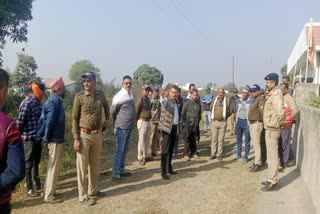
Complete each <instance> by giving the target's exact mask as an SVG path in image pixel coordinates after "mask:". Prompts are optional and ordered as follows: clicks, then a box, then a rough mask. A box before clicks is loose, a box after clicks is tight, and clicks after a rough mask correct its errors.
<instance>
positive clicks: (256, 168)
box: [249, 164, 260, 172]
mask: <svg viewBox="0 0 320 214" xmlns="http://www.w3.org/2000/svg"><path fill="white" fill-rule="evenodd" d="M259 168H260V166H259V165H258V164H254V165H252V167H250V170H249V171H250V172H257V171H258V170H259Z"/></svg>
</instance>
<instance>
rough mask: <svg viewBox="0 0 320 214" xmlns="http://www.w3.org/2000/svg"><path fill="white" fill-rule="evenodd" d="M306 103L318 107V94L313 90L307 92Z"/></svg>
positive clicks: (319, 104)
mask: <svg viewBox="0 0 320 214" xmlns="http://www.w3.org/2000/svg"><path fill="white" fill-rule="evenodd" d="M307 103H308V105H309V106H311V107H314V108H320V96H317V95H316V94H315V93H314V92H312V93H309V97H308V100H307Z"/></svg>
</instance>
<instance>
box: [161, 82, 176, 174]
mask: <svg viewBox="0 0 320 214" xmlns="http://www.w3.org/2000/svg"><path fill="white" fill-rule="evenodd" d="M177 90H178V87H177V86H176V85H169V86H168V97H167V99H165V100H164V101H163V102H162V103H161V116H160V123H159V129H160V131H161V133H162V137H163V146H162V151H161V177H162V178H163V179H164V180H168V179H170V177H169V176H168V174H167V173H169V174H177V172H176V171H174V170H173V168H172V163H171V161H172V154H173V146H174V142H175V140H176V137H177V134H178V124H179V110H178V105H177V104H176V95H177Z"/></svg>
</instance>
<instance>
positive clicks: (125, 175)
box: [120, 172, 132, 177]
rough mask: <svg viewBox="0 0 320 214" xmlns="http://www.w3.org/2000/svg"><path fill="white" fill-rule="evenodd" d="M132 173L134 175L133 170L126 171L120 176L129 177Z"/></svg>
mask: <svg viewBox="0 0 320 214" xmlns="http://www.w3.org/2000/svg"><path fill="white" fill-rule="evenodd" d="M131 175H132V174H131V172H125V173H122V174H120V177H129V176H131Z"/></svg>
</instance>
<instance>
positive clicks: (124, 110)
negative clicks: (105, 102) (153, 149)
mask: <svg viewBox="0 0 320 214" xmlns="http://www.w3.org/2000/svg"><path fill="white" fill-rule="evenodd" d="M131 86H132V78H131V77H130V76H128V75H126V76H124V77H123V78H122V88H121V90H120V91H119V92H118V93H117V94H116V95H115V96H114V97H113V100H112V106H111V110H110V114H111V116H112V122H113V125H114V128H115V130H114V134H115V136H116V148H115V152H114V159H113V167H112V179H113V180H114V181H119V180H121V179H122V177H126V176H130V175H131V173H130V172H125V163H126V157H127V153H128V150H129V145H130V141H131V133H132V129H133V126H134V122H135V118H136V109H135V105H134V99H133V95H132V91H131Z"/></svg>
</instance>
